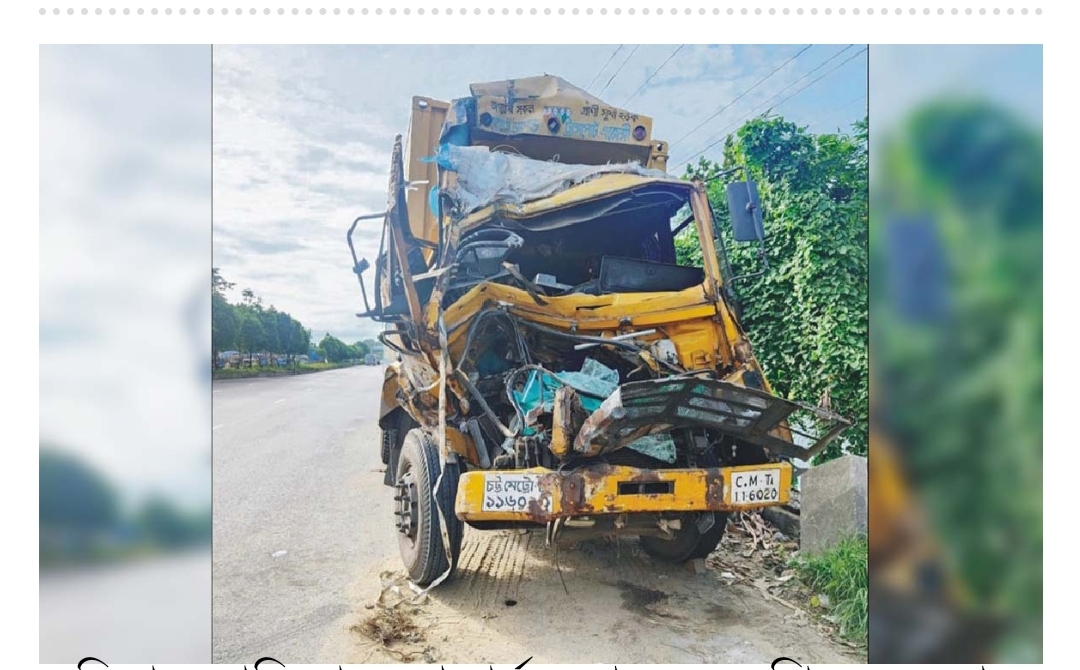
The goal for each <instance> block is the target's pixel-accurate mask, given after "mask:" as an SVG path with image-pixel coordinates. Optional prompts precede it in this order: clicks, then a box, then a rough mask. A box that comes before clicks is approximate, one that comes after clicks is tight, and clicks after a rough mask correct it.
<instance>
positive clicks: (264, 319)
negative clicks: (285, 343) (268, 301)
mask: <svg viewBox="0 0 1080 670" xmlns="http://www.w3.org/2000/svg"><path fill="white" fill-rule="evenodd" d="M258 314H259V323H260V324H261V325H262V329H263V341H262V350H263V351H266V352H267V353H269V354H271V355H273V354H277V353H281V349H282V347H281V337H280V336H279V334H278V315H279V312H278V311H277V309H275V308H274V306H273V305H270V309H268V310H266V311H262V312H259V313H258Z"/></svg>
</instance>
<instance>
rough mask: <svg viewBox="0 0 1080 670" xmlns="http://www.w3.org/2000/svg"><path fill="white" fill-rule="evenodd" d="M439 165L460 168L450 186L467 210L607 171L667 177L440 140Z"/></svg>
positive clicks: (633, 166) (529, 196)
mask: <svg viewBox="0 0 1080 670" xmlns="http://www.w3.org/2000/svg"><path fill="white" fill-rule="evenodd" d="M428 160H434V161H435V162H436V163H437V164H438V165H439V167H441V168H443V169H445V170H450V171H452V172H456V173H457V183H456V184H455V185H454V186H453V187H451V188H450V189H448V190H447V192H448V193H449V194H450V196H451V197H453V198H454V200H456V201H457V203H458V204H459V205H460V206H461V209H462V210H463V211H464V212H465V213H469V212H472V211H475V210H477V209H480V208H481V207H484V206H486V205H490V204H492V203H496V202H510V203H514V204H519V205H520V204H523V203H526V202H529V201H530V200H537V199H539V198H543V197H546V196H549V195H552V194H554V193H557V192H559V191H561V190H563V189H565V188H567V187H569V186H572V185H574V184H579V183H581V182H584V181H588V180H589V179H592V178H593V177H596V176H598V175H601V174H612V173H624V174H636V175H641V176H645V177H665V176H667V175H665V174H664V173H663V172H660V171H659V170H651V169H649V168H646V167H643V166H641V165H639V164H638V163H609V164H607V165H575V164H568V163H556V162H554V161H541V160H535V159H532V158H526V157H524V156H519V155H516V154H509V153H504V152H501V151H491V150H489V149H488V148H487V147H482V146H476V147H468V146H455V145H453V144H441V145H439V151H438V153H437V154H436V155H435V157H434V158H432V159H428Z"/></svg>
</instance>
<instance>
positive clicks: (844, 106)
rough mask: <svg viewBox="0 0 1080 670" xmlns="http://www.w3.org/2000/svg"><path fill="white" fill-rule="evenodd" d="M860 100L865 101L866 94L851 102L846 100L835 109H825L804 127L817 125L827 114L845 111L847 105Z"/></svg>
mask: <svg viewBox="0 0 1080 670" xmlns="http://www.w3.org/2000/svg"><path fill="white" fill-rule="evenodd" d="M861 100H866V94H865V93H864V94H862V95H860V96H859V97H857V98H852V99H851V100H848V101H847V102H845V103H844V104H842V105H837V106H836V107H830V108H829V109H827V110H825V111H824V112H822V113H820V114H818V115H817V116H815V117H814V118H813V120H812V121H807V122H806V125H808V126H809V125H811V124H814V123H817V122H818V121H820V120H822V119H824V118H825V117H826V116H828V115H829V114H832V113H833V112H838V111H840V110H841V109H846V108H847V107H848V106H849V105H851V104H853V103H856V102H859V101H861Z"/></svg>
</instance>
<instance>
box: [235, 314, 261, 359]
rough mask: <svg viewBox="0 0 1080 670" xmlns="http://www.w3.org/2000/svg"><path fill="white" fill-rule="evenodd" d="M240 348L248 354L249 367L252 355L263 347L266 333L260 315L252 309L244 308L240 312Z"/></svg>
mask: <svg viewBox="0 0 1080 670" xmlns="http://www.w3.org/2000/svg"><path fill="white" fill-rule="evenodd" d="M240 314H241V316H240V333H239V342H238V343H237V344H238V345H239V350H240V352H241V353H243V352H244V351H246V352H247V354H248V367H251V355H252V353H254V352H255V351H256V350H259V349H262V346H263V341H264V338H265V337H266V334H265V333H264V332H263V325H262V322H261V321H260V319H259V315H258V313H257V312H255V311H254V310H252V309H244V310H241V312H240Z"/></svg>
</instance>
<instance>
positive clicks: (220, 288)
mask: <svg viewBox="0 0 1080 670" xmlns="http://www.w3.org/2000/svg"><path fill="white" fill-rule="evenodd" d="M210 275H211V286H212V287H213V288H212V290H213V291H214V293H223V292H225V291H228V290H231V289H232V287H234V286H236V284H233V283H232V282H227V281H225V279H224V278H223V277H222V276H221V270H220V269H218V268H211V273H210Z"/></svg>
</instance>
